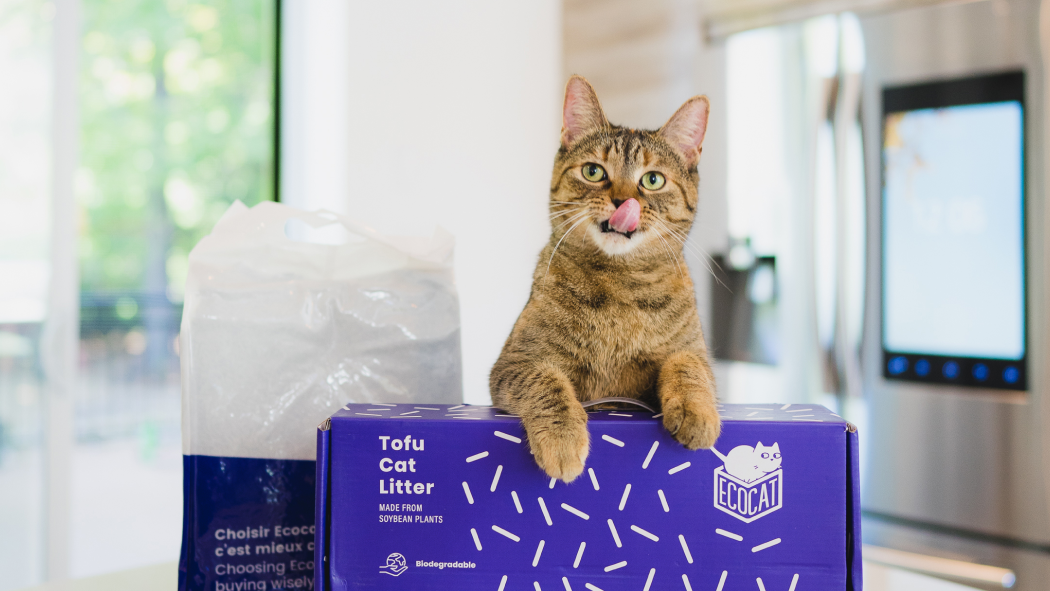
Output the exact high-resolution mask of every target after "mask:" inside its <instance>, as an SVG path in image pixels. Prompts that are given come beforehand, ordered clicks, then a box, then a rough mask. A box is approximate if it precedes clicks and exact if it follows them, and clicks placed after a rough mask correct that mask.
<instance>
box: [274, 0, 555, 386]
mask: <svg viewBox="0 0 1050 591" xmlns="http://www.w3.org/2000/svg"><path fill="white" fill-rule="evenodd" d="M284 9H285V14H284V22H285V26H286V28H285V37H284V60H283V64H284V71H283V76H284V80H283V90H284V94H283V101H284V102H283V105H282V117H283V122H282V123H283V124H282V130H283V131H282V133H283V138H284V139H283V141H282V144H283V153H282V176H283V181H282V200H283V201H284V202H285V203H288V204H290V205H293V206H296V207H304V208H308V209H314V208H317V207H327V208H329V209H334V210H338V211H341V212H343V213H347V214H349V215H350V216H352V217H354V218H356V219H358V220H360V221H362V222H365V223H367V224H369V225H371V226H373V227H375V228H377V229H379V230H380V231H383V232H387V233H400V234H405V233H422V234H427V233H429V232H430V231H431V230H432V229H433V227H434V225H435V224H438V225H441V226H443V227H444V228H446V229H448V230H450V231H451V232H452V233H453V234H455V236H456V239H457V244H456V275H457V282H458V286H459V294H460V305H461V311H462V323H463V357H464V359H463V371H464V394H465V398H466V401H467V402H470V403H478V404H481V403H488V402H489V391H488V371H489V369H490V368H491V366H492V364H493V363H494V362H495V360H496V357H497V356H498V355H499V351H500V348H501V347H502V346H503V341H504V340H505V339H506V337H507V334H508V333H509V331H510V328H511V326H512V325H513V323H514V320H515V319H516V318H517V316H518V313H519V312H520V311H521V309H522V307H523V306H524V305H525V301H526V300H527V299H528V293H529V286H530V277H531V274H532V270H533V268H534V267H535V264H536V260H537V255H538V254H539V251H540V249H541V248H542V246H543V244H544V241H545V240H546V237H547V235H548V233H549V226H548V224H547V208H546V201H547V198H548V197H547V196H548V186H549V181H550V174H551V166H552V164H553V161H554V153H555V151H556V150H557V146H558V133H559V130H560V126H561V115H560V107H561V93H562V90H563V88H564V83H565V81H564V80H563V75H562V71H561V66H562V55H561V3H560V0H531V1H523V0H516V1H503V2H486V1H482V0H444V1H442V2H424V1H421V0H398V1H388V2H375V3H365V2H352V3H348V2H345V0H306V1H303V0H297V1H296V2H294V3H292V2H287V3H285V4H284Z"/></svg>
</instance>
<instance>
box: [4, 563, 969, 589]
mask: <svg viewBox="0 0 1050 591" xmlns="http://www.w3.org/2000/svg"><path fill="white" fill-rule="evenodd" d="M177 582H178V563H175V562H169V563H165V564H158V565H155V566H147V567H143V568H136V569H132V570H126V571H121V572H117V573H111V574H108V575H100V576H97V577H89V578H86V579H77V580H74V581H63V582H60V583H48V584H46V585H41V586H39V587H31V588H29V589H25V590H24V591H153V590H156V591H175V588H176V587H177ZM864 589H865V591H890V590H892V591H977V590H976V589H974V588H972V587H965V586H963V585H959V584H956V583H950V582H948V581H944V580H941V579H935V578H933V577H928V576H925V575H920V574H918V573H913V572H909V571H906V570H900V569H896V568H889V567H885V566H881V565H878V564H873V563H870V562H865V563H864Z"/></svg>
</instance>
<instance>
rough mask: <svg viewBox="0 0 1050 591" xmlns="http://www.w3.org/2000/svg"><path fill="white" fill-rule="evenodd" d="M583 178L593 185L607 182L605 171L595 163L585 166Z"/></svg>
mask: <svg viewBox="0 0 1050 591" xmlns="http://www.w3.org/2000/svg"><path fill="white" fill-rule="evenodd" d="M583 178H585V179H587V180H589V181H591V182H592V183H597V182H599V181H603V180H605V169H604V168H602V167H601V166H598V165H597V164H594V163H593V162H588V163H587V164H584V165H583Z"/></svg>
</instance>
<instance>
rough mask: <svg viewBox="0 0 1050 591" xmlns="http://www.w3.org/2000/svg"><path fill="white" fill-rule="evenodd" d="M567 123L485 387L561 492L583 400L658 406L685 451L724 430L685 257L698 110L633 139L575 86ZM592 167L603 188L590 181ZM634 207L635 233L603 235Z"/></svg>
mask: <svg viewBox="0 0 1050 591" xmlns="http://www.w3.org/2000/svg"><path fill="white" fill-rule="evenodd" d="M564 121H565V128H564V129H563V133H562V146H561V148H560V149H559V150H558V154H557V156H556V158H555V163H554V174H553V177H552V179H551V189H550V212H551V219H552V221H551V227H552V231H551V236H550V239H549V241H548V243H547V245H546V247H545V248H544V249H543V251H542V252H541V253H540V259H539V263H538V264H537V266H536V270H535V272H534V273H533V282H532V292H531V294H530V296H529V301H528V303H527V304H526V306H525V309H524V310H523V311H522V313H521V316H520V317H519V318H518V321H517V322H516V323H515V325H514V328H513V330H512V331H511V334H510V336H509V337H508V338H507V342H506V344H505V345H504V347H503V351H502V353H501V355H500V357H499V360H498V361H497V362H496V364H495V366H494V367H493V368H492V372H491V374H490V378H489V384H490V389H491V393H492V399H493V402H494V403H495V404H496V405H497V406H499V407H501V408H503V409H505V410H507V411H509V412H511V413H513V414H516V415H518V416H520V417H521V420H522V423H523V425H524V427H525V430H526V432H527V434H528V438H529V444H530V446H531V448H532V451H533V454H534V455H535V457H536V461H537V463H538V464H539V465H540V467H541V468H543V470H545V471H546V472H547V474H549V475H550V476H552V477H555V478H559V479H561V480H564V481H566V482H569V481H572V480H573V479H575V478H576V477H577V476H579V475H580V474H581V473H582V471H583V468H584V462H585V460H586V457H587V452H588V448H589V439H588V434H587V429H586V423H587V415H586V413H585V412H584V410H583V407H582V406H581V404H580V401H586V400H592V399H596V398H601V397H605V396H625V397H631V398H638V399H642V400H645V401H647V402H649V403H651V404H654V405H659V406H661V407H662V409H663V412H664V417H663V422H664V426H665V427H666V428H667V429H668V431H670V432H671V433H672V434H673V435H674V436H675V438H676V439H677V440H678V441H680V442H681V443H682V444H683V445H685V446H686V447H687V448H689V449H697V448H701V447H704V448H706V447H711V446H712V445H713V444H714V442H715V440H716V439H717V437H718V434H719V430H720V423H719V418H718V412H717V409H716V398H715V383H714V377H713V376H712V374H711V369H710V365H709V362H708V355H707V346H706V345H705V343H704V338H703V333H702V332H701V330H700V319H699V317H698V315H697V311H696V301H695V296H694V293H693V283H692V281H691V280H690V278H689V273H688V268H687V267H686V264H685V258H684V256H683V253H682V248H683V242H684V240H685V237H686V236H687V235H688V233H689V230H690V228H691V227H692V224H693V218H694V215H695V213H696V207H697V184H698V180H699V179H698V176H697V170H696V162H697V159H698V158H699V155H700V145H701V143H702V141H703V133H704V131H705V128H706V121H707V99H706V98H704V97H695V98H693V99H690V101H688V102H687V103H686V104H685V105H683V107H682V108H681V109H680V110H679V111H678V113H676V114H675V116H673V117H672V118H671V120H670V121H669V122H668V123H667V124H666V125H664V127H663V128H661V129H660V130H657V131H645V130H635V129H629V128H625V127H620V126H615V125H610V124H609V123H608V122H607V121H606V120H605V116H604V114H603V113H602V111H601V106H600V104H598V100H597V96H596V95H595V94H594V91H593V89H592V88H591V87H590V85H589V84H588V83H587V82H586V81H585V80H583V79H582V78H580V77H573V78H572V79H571V80H570V81H569V85H568V87H567V89H566V107H565V117H564ZM694 143H695V145H692V144H694ZM588 163H595V164H599V165H601V166H602V167H604V168H605V170H606V171H607V175H608V178H607V179H605V180H603V181H602V182H590V181H588V180H586V179H585V178H584V177H583V174H582V172H581V170H582V167H583V165H584V164H588ZM649 171H656V172H660V173H662V174H663V175H664V177H665V178H666V183H665V185H664V186H663V187H662V188H661V189H660V190H657V191H648V190H646V189H644V188H643V187H642V186H641V185H640V183H639V179H640V178H641V176H642V175H643V174H645V173H647V172H649ZM632 197H633V198H635V199H637V200H638V202H639V203H640V205H641V221H640V224H639V226H638V228H637V230H636V231H635V232H634V233H633V234H632V235H630V236H629V237H626V236H624V235H621V234H618V233H615V232H602V226H601V224H602V222H604V221H606V220H608V219H609V217H610V216H611V215H612V213H613V212H614V211H615V210H616V207H617V206H618V205H619V203H622V202H623V201H626V200H627V199H630V198H632Z"/></svg>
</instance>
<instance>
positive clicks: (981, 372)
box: [973, 363, 989, 382]
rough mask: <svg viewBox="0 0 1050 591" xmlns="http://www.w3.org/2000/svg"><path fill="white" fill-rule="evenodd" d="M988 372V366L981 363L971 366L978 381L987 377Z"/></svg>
mask: <svg viewBox="0 0 1050 591" xmlns="http://www.w3.org/2000/svg"><path fill="white" fill-rule="evenodd" d="M988 373H989V372H988V366H987V365H985V364H983V363H978V364H977V365H974V366H973V377H974V378H975V379H976V380H978V381H980V382H983V381H985V380H987V379H988Z"/></svg>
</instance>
